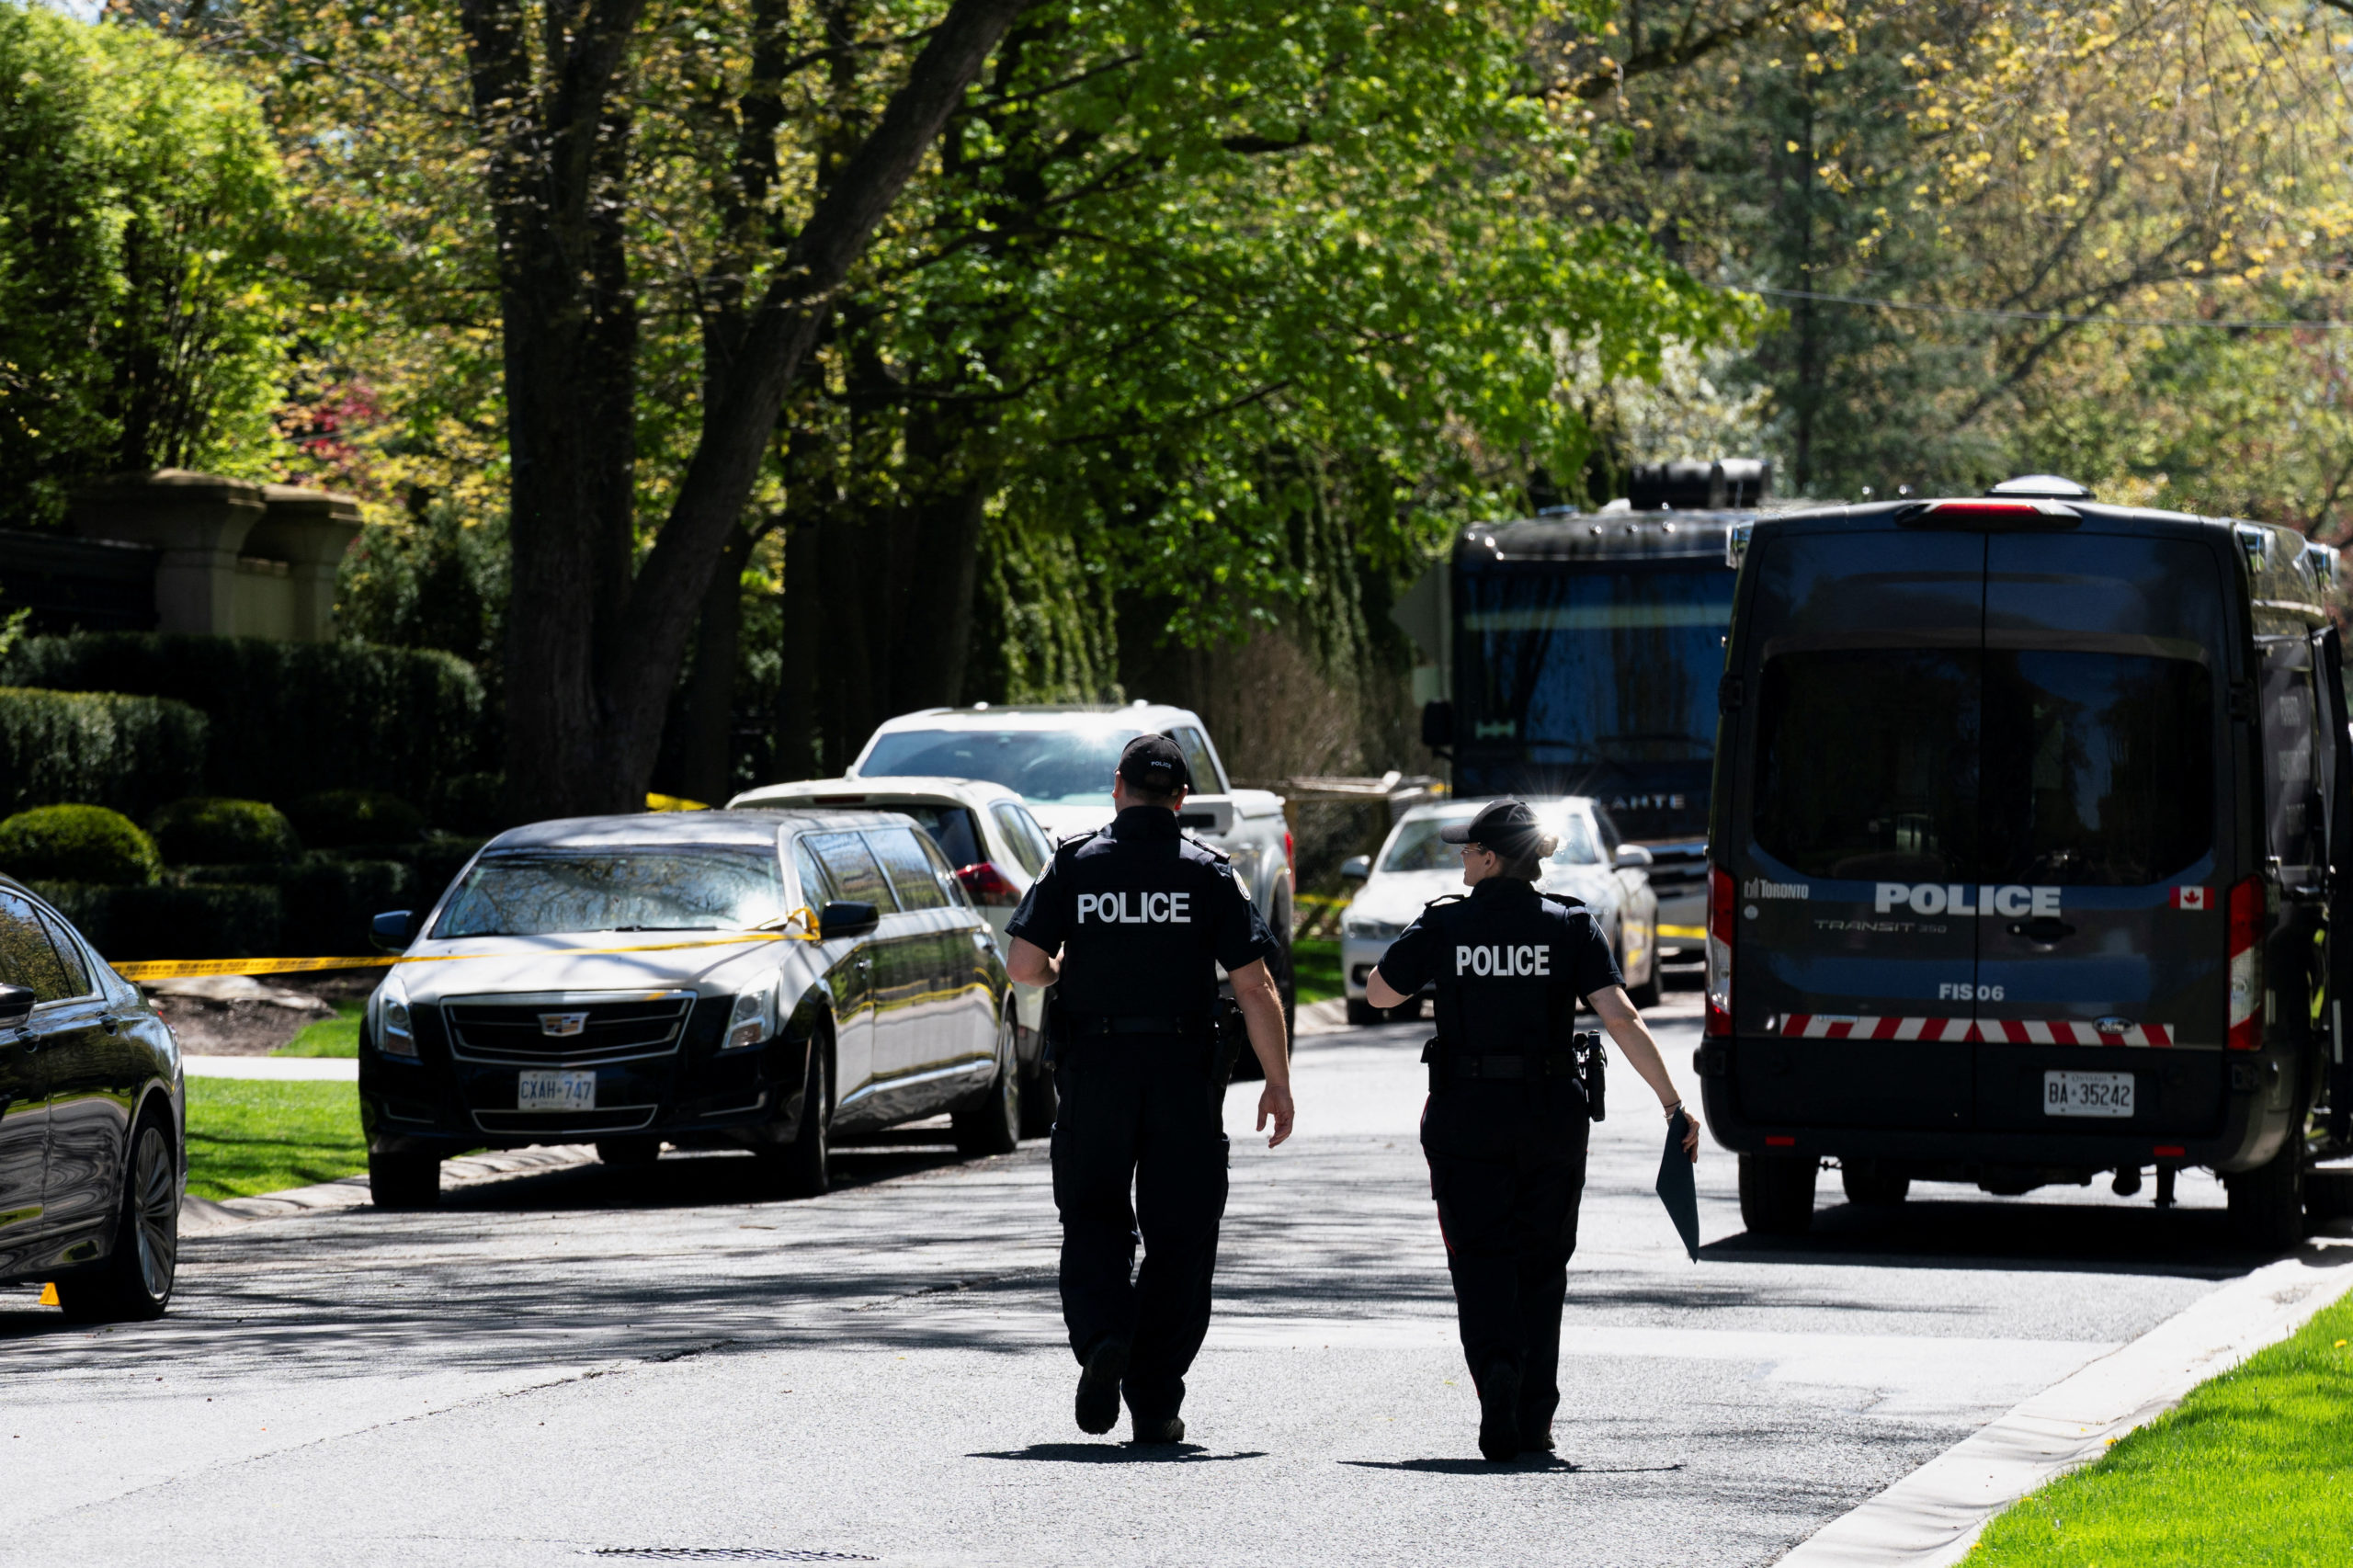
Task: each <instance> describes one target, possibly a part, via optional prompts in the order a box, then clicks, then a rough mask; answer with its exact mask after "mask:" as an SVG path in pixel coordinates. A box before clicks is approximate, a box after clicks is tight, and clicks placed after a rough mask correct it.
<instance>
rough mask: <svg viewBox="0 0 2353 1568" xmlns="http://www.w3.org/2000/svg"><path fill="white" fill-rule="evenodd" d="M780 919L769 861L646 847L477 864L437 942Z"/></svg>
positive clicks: (730, 927)
mask: <svg viewBox="0 0 2353 1568" xmlns="http://www.w3.org/2000/svg"><path fill="white" fill-rule="evenodd" d="M784 913H785V909H784V879H783V877H782V876H781V875H780V874H779V869H778V862H777V858H776V856H775V855H774V854H773V853H768V852H763V851H760V850H754V849H717V848H709V849H706V848H695V849H674V848H661V849H654V848H645V849H605V850H596V851H593V852H581V853H570V854H568V853H564V852H562V851H538V850H534V851H518V852H515V853H510V854H505V855H488V856H484V857H483V858H482V859H481V860H478V861H476V862H475V864H474V867H473V869H472V870H471V871H469V872H467V873H466V880H465V881H464V883H463V884H462V885H460V887H459V889H458V891H457V892H456V894H455V895H454V896H452V897H451V898H450V900H449V907H448V908H446V909H444V910H443V911H442V912H441V918H440V921H439V922H438V924H437V925H436V926H434V929H433V934H434V936H436V937H537V936H542V935H545V934H548V933H550V932H556V931H713V930H720V931H740V930H746V929H749V928H751V927H753V926H760V925H763V924H765V923H767V922H768V921H771V920H774V919H776V918H778V917H779V915H783V914H784Z"/></svg>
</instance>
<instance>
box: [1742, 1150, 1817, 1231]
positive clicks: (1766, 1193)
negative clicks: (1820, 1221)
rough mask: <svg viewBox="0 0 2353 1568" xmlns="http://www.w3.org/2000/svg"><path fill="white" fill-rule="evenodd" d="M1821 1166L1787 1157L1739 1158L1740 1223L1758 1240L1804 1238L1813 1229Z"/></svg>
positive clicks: (1746, 1156) (1752, 1156)
mask: <svg viewBox="0 0 2353 1568" xmlns="http://www.w3.org/2000/svg"><path fill="white" fill-rule="evenodd" d="M1820 1174H1821V1167H1820V1165H1818V1164H1817V1163H1816V1162H1815V1161H1813V1160H1809V1159H1790V1158H1789V1157H1788V1156H1786V1155H1781V1156H1773V1155H1767V1154H1743V1155H1742V1156H1741V1157H1740V1222H1741V1223H1742V1224H1744V1225H1745V1226H1747V1227H1748V1230H1749V1233H1751V1234H1753V1235H1759V1236H1802V1235H1803V1234H1805V1233H1806V1232H1808V1231H1810V1230H1812V1229H1813V1184H1814V1178H1815V1177H1816V1176H1819V1175H1820Z"/></svg>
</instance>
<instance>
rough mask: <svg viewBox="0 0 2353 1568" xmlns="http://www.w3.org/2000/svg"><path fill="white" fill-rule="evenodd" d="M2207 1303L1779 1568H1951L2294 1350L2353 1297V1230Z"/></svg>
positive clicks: (2043, 1397)
mask: <svg viewBox="0 0 2353 1568" xmlns="http://www.w3.org/2000/svg"><path fill="white" fill-rule="evenodd" d="M2329 1230H2330V1234H2329V1235H2327V1236H2325V1237H2316V1238H2314V1239H2313V1240H2312V1241H2308V1242H2306V1243H2305V1244H2304V1245H2303V1247H2302V1250H2300V1251H2299V1252H2298V1253H2297V1254H2296V1255H2295V1256H2292V1257H2286V1258H2282V1259H2280V1260H2279V1262H2277V1263H2274V1264H2269V1265H2267V1266H2266V1267H2262V1268H2258V1269H2256V1271H2255V1272H2254V1273H2252V1274H2249V1275H2246V1276H2245V1277H2244V1278H2239V1279H2235V1280H2233V1281H2232V1282H2231V1283H2229V1284H2227V1285H2224V1286H2222V1288H2221V1289H2220V1290H2214V1291H2212V1292H2211V1293H2209V1294H2207V1295H2205V1296H2202V1297H2200V1299H2199V1300H2197V1301H2193V1302H2191V1303H2190V1304H2189V1305H2188V1306H2187V1307H2185V1308H2183V1309H2182V1310H2181V1311H2180V1312H2177V1313H2175V1314H2174V1315H2173V1316H2172V1317H2170V1318H2167V1319H2166V1320H2165V1322H2163V1323H2161V1324H2158V1325H2157V1326H2156V1327H2154V1328H2153V1329H2151V1330H2149V1332H2148V1333H2146V1334H2144V1335H2141V1337H2140V1338H2138V1339H2135V1340H2133V1341H2131V1343H2129V1344H2127V1345H2124V1346H2120V1348H2118V1349H2116V1350H2113V1351H2110V1352H2109V1354H2108V1355H2106V1356H2103V1357H2101V1358H2099V1359H2098V1360H2097V1361H2094V1362H2093V1363H2091V1365H2089V1366H2087V1367H2086V1368H2084V1369H2082V1370H2081V1371H2078V1372H2076V1373H2075V1374H2074V1375H2073V1376H2072V1377H2069V1378H2066V1379H2064V1380H2063V1381H2059V1382H2057V1383H2054V1384H2052V1386H2051V1387H2050V1388H2047V1389H2045V1390H2044V1391H2043V1392H2040V1393H2039V1394H2036V1395H2035V1396H2034V1397H2033V1398H2031V1399H2029V1400H2027V1401H2025V1402H2024V1403H2021V1404H2019V1405H2018V1406H2017V1407H2016V1408H2015V1409H2013V1410H2011V1411H2010V1412H2009V1413H2008V1414H2007V1415H2003V1416H2001V1417H1999V1418H1998V1419H1996V1420H1995V1421H1994V1422H1993V1423H1992V1424H1991V1425H1989V1426H1986V1427H1984V1429H1983V1430H1982V1431H1979V1432H1978V1433H1976V1434H1975V1435H1974V1436H1972V1437H1968V1438H1966V1439H1964V1440H1963V1441H1962V1442H1961V1443H1960V1444H1959V1445H1958V1446H1956V1447H1954V1448H1952V1449H1948V1450H1947V1451H1946V1452H1944V1453H1942V1454H1939V1455H1938V1457H1937V1458H1935V1459H1933V1460H1929V1461H1928V1462H1927V1464H1925V1465H1923V1466H1921V1467H1920V1468H1919V1469H1918V1470H1915V1471H1913V1472H1912V1473H1911V1474H1910V1475H1907V1476H1905V1477H1904V1479H1903V1480H1901V1481H1899V1482H1897V1483H1895V1484H1894V1485H1893V1486H1891V1487H1889V1488H1888V1489H1887V1490H1886V1491H1884V1492H1882V1493H1881V1494H1879V1495H1878V1496H1876V1497H1874V1498H1872V1499H1871V1500H1870V1502H1868V1503H1865V1504H1863V1505H1862V1506H1860V1507H1859V1508H1856V1509H1854V1510H1853V1511H1852V1512H1850V1513H1847V1514H1844V1515H1842V1516H1840V1517H1838V1518H1836V1519H1834V1520H1832V1521H1831V1522H1830V1523H1829V1524H1827V1525H1825V1526H1824V1527H1823V1528H1821V1529H1820V1530H1818V1531H1816V1532H1815V1533H1814V1534H1813V1536H1812V1537H1811V1538H1810V1539H1808V1540H1804V1541H1802V1542H1801V1543H1800V1544H1799V1545H1798V1546H1797V1547H1796V1549H1795V1550H1793V1551H1790V1552H1789V1553H1788V1555H1786V1556H1784V1557H1782V1558H1781V1559H1780V1560H1779V1568H1861V1565H1863V1564H1871V1565H1873V1568H1944V1565H1946V1564H1949V1563H1955V1562H1960V1561H1961V1559H1962V1558H1963V1557H1965V1556H1967V1555H1968V1553H1969V1551H1970V1549H1971V1547H1972V1546H1973V1545H1974V1544H1975V1542H1976V1540H1977V1537H1978V1533H1979V1532H1980V1531H1982V1530H1983V1529H1984V1528H1985V1525H1986V1522H1987V1521H1988V1520H1990V1519H1991V1518H1992V1517H1994V1516H1995V1514H1997V1513H1999V1512H2001V1511H2002V1510H2003V1509H2004V1508H2006V1507H2008V1506H2010V1505H2011V1504H2012V1503H2015V1502H2017V1501H2018V1499H2019V1498H2020V1497H2023V1496H2025V1495H2026V1494H2028V1493H2029V1492H2031V1491H2033V1490H2034V1489H2035V1488H2036V1487H2038V1486H2040V1485H2041V1484H2042V1483H2044V1482H2046V1481H2049V1480H2051V1479H2052V1478H2053V1477H2054V1476H2058V1475H2063V1474H2064V1473H2065V1472H2067V1471H2071V1470H2074V1469H2075V1468H2077V1467H2078V1466H2080V1465H2085V1464H2088V1463H2089V1462H2091V1461H2092V1460H2096V1459H2097V1458H2099V1456H2100V1455H2101V1454H2103V1453H2105V1452H2106V1451H2107V1449H2108V1446H2109V1444H2110V1443H2112V1442H2114V1441H2115V1440H2116V1439H2117V1438H2119V1437H2123V1436H2124V1435H2125V1434H2126V1433H2127V1432H2130V1431H2131V1430H2132V1429H2133V1428H2134V1427H2137V1426H2143V1425H2144V1424H2145V1423H2147V1422H2149V1421H2152V1420H2154V1419H2155V1418H2156V1417H2157V1416H2158V1415H2163V1414H2164V1413H2165V1411H2168V1410H2170V1409H2172V1408H2173V1407H2174V1406H2175V1405H2177V1404H2178V1403H2181V1400H2182V1397H2183V1396H2184V1395H2185V1394H2187V1393H2188V1392H2189V1391H2190V1390H2191V1389H2193V1388H2195V1387H2197V1386H2198V1385H2199V1384H2200V1383H2202V1382H2204V1381H2206V1380H2207V1379H2209V1378H2212V1377H2217V1376H2220V1375H2221V1374H2222V1373H2223V1372H2226V1371H2229V1370H2230V1369H2232V1368H2234V1367H2235V1366H2237V1365H2238V1364H2239V1363H2240V1362H2242V1361H2244V1360H2245V1359H2246V1358H2248V1357H2249V1356H2252V1355H2254V1354H2255V1353H2256V1351H2258V1350H2261V1349H2263V1348H2264V1347H2265V1346H2270V1345H2275V1344H2277V1343H2279V1341H2280V1340H2282V1339H2285V1338H2287V1337H2288V1336H2289V1335H2291V1334H2293V1333H2295V1332H2296V1330H2298V1329H2299V1328H2302V1326H2303V1325H2304V1324H2305V1323H2306V1322H2307V1321H2309V1320H2310V1319H2311V1318H2312V1316H2313V1314H2314V1313H2315V1312H2319V1311H2320V1310H2321V1309H2322V1308H2323V1307H2325V1306H2327V1305H2328V1304H2329V1303H2330V1302H2332V1301H2336V1299H2337V1298H2338V1297H2339V1296H2342V1295H2344V1294H2345V1293H2346V1291H2347V1290H2348V1289H2353V1227H2348V1226H2347V1225H2346V1224H2345V1223H2344V1222H2342V1221H2339V1222H2336V1223H2334V1224H2332V1225H2331V1226H2330V1227H2329Z"/></svg>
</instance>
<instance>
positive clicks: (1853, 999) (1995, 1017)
mask: <svg viewBox="0 0 2353 1568" xmlns="http://www.w3.org/2000/svg"><path fill="white" fill-rule="evenodd" d="M1735 544H1736V547H1737V549H1736V553H1738V554H1739V556H1740V558H1741V566H1740V570H1739V581H1738V587H1737V589H1736V591H1735V594H1734V597H1733V623H1732V632H1731V635H1730V638H1729V640H1728V645H1727V654H1726V662H1725V665H1724V668H1723V672H1722V687H1721V707H1722V718H1721V723H1720V729H1719V738H1718V743H1717V751H1716V774H1715V788H1714V790H1713V793H1712V798H1711V812H1712V814H1711V826H1710V835H1709V837H1710V844H1711V849H1710V860H1711V864H1710V869H1709V882H1710V886H1709V931H1710V940H1709V982H1708V985H1709V991H1708V1014H1707V1023H1706V1034H1705V1042H1704V1044H1703V1045H1702V1047H1701V1049H1700V1051H1699V1072H1700V1074H1701V1076H1702V1080H1703V1083H1704V1085H1705V1097H1706V1103H1707V1110H1708V1119H1709V1122H1710V1125H1711V1127H1712V1128H1713V1129H1714V1130H1715V1133H1716V1136H1717V1137H1718V1138H1719V1139H1720V1140H1721V1141H1722V1142H1724V1143H1725V1144H1726V1146H1728V1147H1730V1148H1732V1149H1734V1150H1736V1151H1737V1152H1738V1153H1739V1154H1740V1158H1741V1200H1742V1210H1743V1214H1744V1216H1745V1219H1746V1221H1747V1222H1748V1224H1749V1226H1750V1228H1751V1229H1752V1230H1756V1231H1764V1232H1784V1233H1786V1232H1791V1231H1797V1230H1802V1229H1803V1228H1804V1227H1805V1226H1806V1225H1807V1224H1808V1223H1809V1222H1810V1221H1811V1217H1812V1214H1813V1191H1814V1185H1815V1175H1816V1172H1817V1171H1818V1170H1819V1169H1820V1168H1821V1166H1822V1164H1823V1162H1824V1161H1825V1160H1827V1161H1835V1162H1836V1163H1837V1165H1838V1166H1839V1167H1840V1169H1841V1171H1842V1175H1843V1178H1844V1182H1845V1185H1846V1187H1847V1194H1848V1196H1849V1197H1850V1198H1851V1199H1855V1200H1856V1201H1859V1202H1879V1203H1889V1202H1897V1201H1901V1199H1903V1197H1904V1194H1905V1192H1906V1190H1907V1188H1908V1187H1909V1184H1910V1183H1911V1182H1913V1181H1915V1180H1938V1181H1961V1182H1970V1183H1974V1184H1975V1185H1977V1186H1978V1187H1983V1188H1984V1189H1985V1190H1987V1191H1991V1192H1996V1193H2018V1192H2024V1191H2026V1190H2028V1189H2029V1188H2031V1187H2037V1186H2040V1185H2044V1184H2050V1183H2081V1182H2088V1181H2089V1180H2090V1179H2091V1178H2092V1176H2094V1175H2096V1174H2098V1173H2102V1172H2111V1171H2112V1172H2115V1173H2116V1177H2117V1190H2119V1191H2120V1192H2131V1191H2133V1190H2136V1189H2137V1187H2138V1184H2139V1181H2140V1175H2141V1172H2142V1171H2143V1169H2152V1170H2154V1172H2155V1173H2156V1176H2157V1179H2158V1188H2159V1197H2160V1199H2161V1200H2164V1199H2168V1198H2169V1196H2170V1191H2171V1187H2172V1176H2173V1173H2174V1172H2176V1171H2177V1170H2178V1169H2180V1168H2181V1167H2183V1166H2185V1165H2202V1166H2207V1167H2210V1168H2211V1169H2213V1170H2215V1171H2217V1172H2219V1173H2221V1174H2222V1176H2223V1178H2224V1181H2225V1183H2226V1184H2227V1186H2228V1188H2229V1191H2230V1195H2231V1208H2232V1211H2233V1214H2234V1218H2235V1219H2236V1221H2237V1222H2238V1225H2239V1229H2240V1231H2241V1233H2242V1234H2243V1235H2244V1236H2245V1239H2247V1240H2248V1241H2249V1242H2250V1243H2254V1244H2263V1245H2284V1244H2288V1243H2289V1242H2291V1241H2292V1240H2293V1239H2294V1238H2295V1237H2296V1235H2297V1234H2299V1233H2300V1228H2301V1222H2302V1190H2303V1173H2304V1170H2305V1167H2306V1164H2307V1159H2308V1154H2309V1153H2311V1152H2312V1150H2311V1149H2309V1148H2308V1139H2307V1137H2306V1132H2307V1119H2308V1114H2309V1113H2311V1112H2313V1110H2314V1109H2315V1108H2317V1107H2320V1106H2322V1105H2323V1104H2325V1103H2326V1102H2327V1101H2328V1100H2329V1099H2330V1098H2331V1096H2330V1092H2329V1091H2330V1089H2331V1087H2332V1085H2331V1083H2330V1076H2331V1068H2332V1065H2333V1063H2335V1062H2337V1061H2339V1060H2341V1057H2342V1054H2343V1052H2342V1047H2341V1043H2340V1040H2339V1034H2338V1031H2339V1029H2340V1028H2341V1025H2342V1019H2341V1018H2340V1017H2339V1010H2338V1008H2337V1006H2336V1003H2335V1000H2334V997H2335V995H2336V991H2335V990H2334V988H2333V987H2332V986H2331V984H2330V983H2329V981H2330V976H2329V974H2328V972H2327V968H2328V965H2327V956H2328V949H2327V948H2326V946H2325V935H2326V932H2327V927H2328V923H2329V915H2330V910H2331V908H2332V906H2333V904H2334V902H2335V900H2336V896H2337V893H2338V890H2337V889H2336V887H2335V886H2334V885H2333V874H2332V872H2331V870H2330V867H2331V866H2332V864H2335V865H2336V866H2338V867H2345V866H2347V865H2348V864H2353V848H2348V847H2347V846H2343V845H2340V844H2337V843H2336V842H2335V839H2336V838H2337V837H2341V836H2342V835H2346V834H2347V833H2348V832H2353V811H2348V809H2347V801H2346V799H2345V791H2346V790H2347V786H2348V784H2349V783H2353V756H2348V746H2347V727H2346V711H2345V699H2344V693H2343V683H2342V676H2341V673H2340V658H2339V644H2338V639H2337V634H2336V631H2335V630H2334V628H2333V625H2332V623H2331V620H2330V616H2329V609H2328V605H2329V601H2330V599H2331V598H2332V597H2333V595H2334V590H2335V585H2336V552H2335V551H2331V550H2327V549H2325V548H2324V547H2321V546H2317V545H2311V544H2308V543H2307V542H2306V541H2305V540H2304V539H2303V537H2302V535H2301V534H2298V533H2296V532H2295V531H2294V530H2292V529H2290V528H2276V527H2270V526H2266V525H2260V524H2254V523H2244V522H2232V521H2227V520H2217V519H2213V518H2208V517H2187V516H2183V515H2180V514H2176V513H2166V512H2156V511H2150V510H2144V509H2140V508H2132V507H2123V506H2103V505H2100V504H2098V503H2097V502H2096V501H2094V500H2093V499H2091V497H2090V496H2089V495H2088V494H2087V493H2086V492H2085V491H2083V490H2082V488H2081V487H2080V486H2076V485H2073V484H2070V483H2067V482H2065V481H2063V480H2054V479H2048V478H2044V479H2038V480H2032V481H2012V482H2011V483H2009V484H2007V485H2004V486H1998V487H1996V490H1995V492H1994V493H1993V494H1990V495H1988V496H1984V497H1975V498H1969V499H1959V500H1944V501H1916V502H1904V503H1897V504H1884V505H1877V506H1842V507H1836V508H1829V509H1824V510H1818V511H1809V512H1801V513H1791V514H1785V515H1782V516H1779V517H1771V518H1768V519H1765V520H1761V521H1758V522H1756V524H1754V525H1753V526H1752V527H1746V528H1742V529H1740V530H1739V531H1738V534H1737V535H1736V537H1735ZM2345 1097H2346V1096H2343V1095H2342V1094H2339V1095H2336V1096H2335V1098H2336V1101H2338V1102H2339V1103H2342V1102H2343V1100H2344V1099H2345ZM2313 1147H2314V1148H2316V1147H2317V1144H2316V1143H2313Z"/></svg>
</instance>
